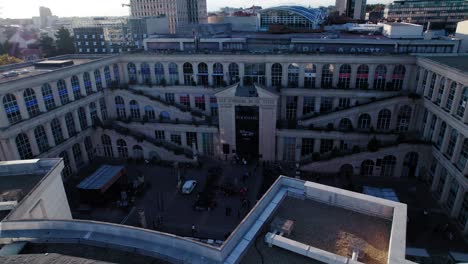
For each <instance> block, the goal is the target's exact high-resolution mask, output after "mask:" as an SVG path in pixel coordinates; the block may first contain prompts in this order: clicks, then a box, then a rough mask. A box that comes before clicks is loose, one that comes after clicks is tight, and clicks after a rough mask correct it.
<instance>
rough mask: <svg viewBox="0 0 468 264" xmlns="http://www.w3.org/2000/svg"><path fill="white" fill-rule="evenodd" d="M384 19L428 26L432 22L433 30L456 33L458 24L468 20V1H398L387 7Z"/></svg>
mask: <svg viewBox="0 0 468 264" xmlns="http://www.w3.org/2000/svg"><path fill="white" fill-rule="evenodd" d="M384 17H385V18H386V19H388V20H393V21H401V22H408V23H413V24H420V25H423V24H426V26H427V23H428V22H431V28H434V27H435V28H444V29H447V30H450V31H455V28H456V25H457V22H459V21H463V20H465V19H467V18H468V1H465V0H450V1H435V0H398V1H393V2H392V3H390V4H389V5H387V7H386V8H385V11H384Z"/></svg>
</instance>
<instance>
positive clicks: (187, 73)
mask: <svg viewBox="0 0 468 264" xmlns="http://www.w3.org/2000/svg"><path fill="white" fill-rule="evenodd" d="M182 68H183V72H184V84H185V85H192V84H193V83H194V82H195V81H194V80H193V66H192V64H191V63H189V62H186V63H184V65H183V66H182Z"/></svg>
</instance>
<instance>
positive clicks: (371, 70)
mask: <svg viewBox="0 0 468 264" xmlns="http://www.w3.org/2000/svg"><path fill="white" fill-rule="evenodd" d="M376 68H377V65H375V64H370V65H369V78H367V84H369V90H372V89H374V79H375V69H376Z"/></svg>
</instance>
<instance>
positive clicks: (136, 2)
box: [130, 0, 207, 33]
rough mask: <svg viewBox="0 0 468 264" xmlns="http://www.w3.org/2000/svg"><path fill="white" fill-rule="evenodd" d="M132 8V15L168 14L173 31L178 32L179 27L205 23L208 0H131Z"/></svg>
mask: <svg viewBox="0 0 468 264" xmlns="http://www.w3.org/2000/svg"><path fill="white" fill-rule="evenodd" d="M130 8H131V16H132V17H152V16H161V15H166V16H167V17H168V18H169V29H170V32H171V33H176V32H177V28H178V27H184V26H185V25H189V24H198V23H205V22H206V17H207V11H206V0H161V1H158V2H157V3H156V2H155V1H152V2H148V1H141V0H130Z"/></svg>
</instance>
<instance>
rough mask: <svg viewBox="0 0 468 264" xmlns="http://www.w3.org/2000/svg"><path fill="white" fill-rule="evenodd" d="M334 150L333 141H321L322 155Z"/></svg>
mask: <svg viewBox="0 0 468 264" xmlns="http://www.w3.org/2000/svg"><path fill="white" fill-rule="evenodd" d="M332 149H333V139H321V140H320V154H323V153H327V152H330V151H332Z"/></svg>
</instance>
